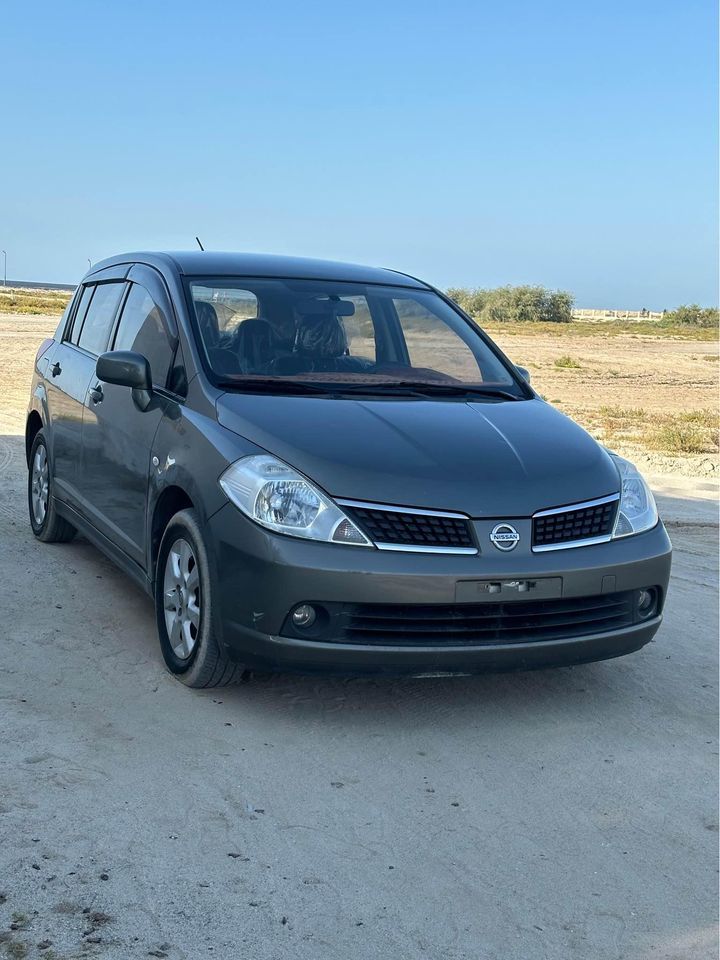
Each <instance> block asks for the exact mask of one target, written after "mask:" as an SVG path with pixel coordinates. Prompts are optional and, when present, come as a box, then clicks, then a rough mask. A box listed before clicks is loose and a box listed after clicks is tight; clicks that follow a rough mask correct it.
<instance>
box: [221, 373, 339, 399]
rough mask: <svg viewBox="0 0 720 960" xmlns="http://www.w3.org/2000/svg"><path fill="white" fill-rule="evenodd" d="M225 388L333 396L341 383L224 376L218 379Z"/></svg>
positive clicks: (337, 391)
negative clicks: (224, 377)
mask: <svg viewBox="0 0 720 960" xmlns="http://www.w3.org/2000/svg"><path fill="white" fill-rule="evenodd" d="M218 386H219V387H222V388H224V389H225V390H242V391H243V392H245V391H256V392H258V393H269V392H273V393H298V394H311V395H316V396H317V395H321V396H335V395H336V394H337V393H339V392H342V389H341V388H342V386H343V385H342V384H337V389H336V385H335V384H326V383H308V382H307V381H305V380H285V379H283V377H253V378H252V379H250V378H248V379H247V380H246V379H244V378H243V377H238V378H237V380H235V379H230V378H226V379H224V380H219V381H218Z"/></svg>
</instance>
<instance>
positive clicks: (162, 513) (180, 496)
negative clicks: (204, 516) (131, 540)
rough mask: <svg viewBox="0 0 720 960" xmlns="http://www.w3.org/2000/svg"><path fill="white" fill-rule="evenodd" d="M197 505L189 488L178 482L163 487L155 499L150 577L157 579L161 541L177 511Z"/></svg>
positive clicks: (151, 527) (151, 525) (151, 532)
mask: <svg viewBox="0 0 720 960" xmlns="http://www.w3.org/2000/svg"><path fill="white" fill-rule="evenodd" d="M194 507H195V504H194V503H193V500H192V498H191V496H190V494H189V493H188V492H187V490H185V489H184V487H181V486H179V485H178V484H171V485H169V486H167V487H165V488H164V489H163V491H162V492H161V493H160V496H159V497H158V498H157V500H156V501H155V507H154V509H153V514H152V521H151V524H150V570H149V573H150V578H151V580H152V581H153V583H154V581H155V572H156V571H155V566H156V564H157V558H158V552H159V550H160V541H161V540H162V537H163V533H164V532H165V529H166V527H167V525H168V523H169V522H170V521H171V520H172V518H173V517H174V516H175V514H176V513H178V512H179V511H180V510H188V509H190V510H192V509H193V508H194Z"/></svg>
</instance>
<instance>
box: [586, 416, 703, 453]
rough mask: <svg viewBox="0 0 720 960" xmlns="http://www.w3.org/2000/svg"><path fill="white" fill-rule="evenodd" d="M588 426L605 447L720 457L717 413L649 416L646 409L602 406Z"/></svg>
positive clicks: (590, 419) (590, 417) (591, 418)
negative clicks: (632, 445) (634, 445)
mask: <svg viewBox="0 0 720 960" xmlns="http://www.w3.org/2000/svg"><path fill="white" fill-rule="evenodd" d="M587 419H588V422H587V424H586V425H587V426H588V427H589V428H591V429H592V431H593V432H594V433H599V434H600V435H601V436H602V439H603V441H604V442H605V443H609V444H618V443H637V444H638V445H639V446H643V447H647V448H648V449H649V450H656V451H658V452H659V453H665V454H717V453H718V450H719V449H720V447H719V445H718V431H719V430H720V416H719V415H718V413H716V412H715V411H713V410H707V409H702V410H688V411H683V412H681V413H664V414H656V413H648V412H647V411H646V410H644V409H643V408H642V407H620V406H608V405H605V406H601V407H600V408H599V410H598V413H597V415H590V416H589V417H588V418H587Z"/></svg>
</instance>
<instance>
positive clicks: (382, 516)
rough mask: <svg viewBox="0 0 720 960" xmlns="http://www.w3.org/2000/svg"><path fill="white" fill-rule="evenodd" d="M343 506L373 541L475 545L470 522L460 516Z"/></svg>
mask: <svg viewBox="0 0 720 960" xmlns="http://www.w3.org/2000/svg"><path fill="white" fill-rule="evenodd" d="M341 503H342V504H343V509H344V510H345V511H346V512H347V513H348V514H349V515H350V517H351V518H352V519H353V520H354V521H355V523H357V525H358V526H359V527H360V529H361V530H363V531H364V532H365V533H366V534H367V535H368V537H370V539H371V540H372V541H373V542H374V543H376V544H397V545H398V546H405V547H435V548H443V547H445V548H456V549H457V548H463V549H474V548H475V542H474V540H473V536H472V533H471V531H470V524H469V522H468V521H467V520H466V519H464V518H463V517H453V516H445V515H443V514H439V513H437V514H435V513H413V512H412V511H407V512H406V511H402V512H401V511H397V510H383V509H382V508H376V507H368V506H358V505H348V504H347V501H341Z"/></svg>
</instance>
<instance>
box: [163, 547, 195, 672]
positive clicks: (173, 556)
mask: <svg viewBox="0 0 720 960" xmlns="http://www.w3.org/2000/svg"><path fill="white" fill-rule="evenodd" d="M163 606H164V610H165V626H166V628H167V635H168V640H169V641H170V646H171V647H172V650H173V653H174V654H175V656H176V657H177V658H178V659H180V660H187V659H188V657H190V656H191V654H192V652H193V650H194V649H195V646H196V644H197V640H198V634H199V632H200V571H199V570H198V565H197V560H196V559H195V554H194V553H193V550H192V547H191V546H190V544H189V543H188V542H187V540H184V539H183V538H179V539H177V540H176V541H175V542H174V543H173V545H172V546H171V547H170V550H169V551H168V555H167V558H166V560H165V575H164V578H163Z"/></svg>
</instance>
